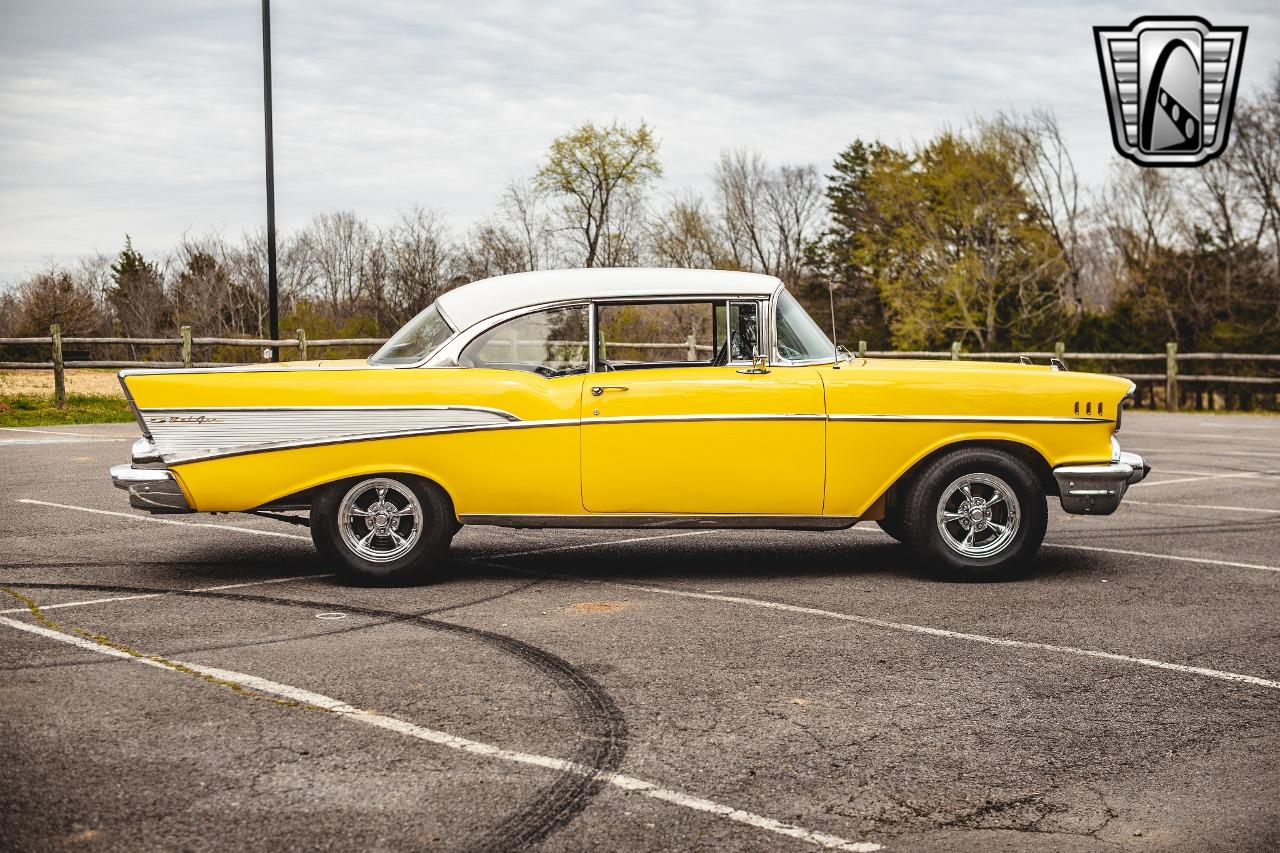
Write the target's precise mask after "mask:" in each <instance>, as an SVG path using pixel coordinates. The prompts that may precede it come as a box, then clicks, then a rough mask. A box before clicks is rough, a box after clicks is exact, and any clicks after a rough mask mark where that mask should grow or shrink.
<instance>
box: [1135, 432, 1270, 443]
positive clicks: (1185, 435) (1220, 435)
mask: <svg viewBox="0 0 1280 853" xmlns="http://www.w3.org/2000/svg"><path fill="white" fill-rule="evenodd" d="M1124 434H1125V435H1126V436H1130V435H1154V436H1159V437H1160V438H1216V439H1222V440H1225V441H1272V440H1273V439H1272V438H1270V437H1269V436H1261V435H1256V436H1255V435H1234V434H1230V435H1229V434H1227V433H1222V432H1175V433H1168V432H1156V431H1154V430H1125V431H1124Z"/></svg>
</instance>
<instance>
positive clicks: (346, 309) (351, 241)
mask: <svg viewBox="0 0 1280 853" xmlns="http://www.w3.org/2000/svg"><path fill="white" fill-rule="evenodd" d="M302 243H303V245H304V246H305V249H306V257H307V260H308V262H309V263H310V264H311V266H312V268H313V270H314V274H315V284H316V287H317V289H318V291H319V296H320V298H321V299H323V300H324V301H325V302H326V303H327V304H328V307H329V310H330V311H332V312H333V313H334V315H335V316H336V317H342V318H344V319H345V318H346V317H347V316H350V315H351V314H352V313H353V312H354V311H355V309H356V306H357V305H358V304H359V302H360V299H361V296H362V295H363V292H364V285H365V272H366V264H367V262H368V259H369V258H368V256H369V253H370V250H371V249H373V248H374V246H375V243H376V238H375V235H374V233H373V231H372V230H371V229H370V228H369V226H368V225H366V224H365V222H364V220H362V219H359V218H358V217H357V216H356V215H355V214H354V213H352V212H350V211H346V210H341V211H337V212H335V213H322V214H319V215H318V216H316V217H315V218H314V219H312V220H311V223H310V224H309V225H308V226H307V229H306V230H305V231H304V232H303V235H302Z"/></svg>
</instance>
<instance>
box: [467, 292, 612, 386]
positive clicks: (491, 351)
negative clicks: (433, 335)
mask: <svg viewBox="0 0 1280 853" xmlns="http://www.w3.org/2000/svg"><path fill="white" fill-rule="evenodd" d="M587 311H588V309H587V306H585V305H575V306H573V307H571V308H552V309H549V310H547V311H536V312H534V313H532V314H525V315H524V316H521V317H515V318H513V319H511V320H508V321H507V322H505V323H501V324H499V325H497V326H495V327H493V328H492V329H490V330H489V331H487V332H484V333H483V334H481V335H480V336H479V337H477V338H476V339H475V340H473V341H472V342H471V343H469V344H467V345H466V347H464V348H463V350H462V353H461V354H460V355H459V356H458V363H459V364H460V365H462V366H463V367H488V368H491V369H495V370H523V371H527V372H529V373H537V374H538V375H539V376H547V377H551V376H568V375H570V374H574V373H585V372H586V371H587V353H588V347H589V346H590V344H589V343H588V325H587V322H588V321H587V316H588V314H587Z"/></svg>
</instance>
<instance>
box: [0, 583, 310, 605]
mask: <svg viewBox="0 0 1280 853" xmlns="http://www.w3.org/2000/svg"><path fill="white" fill-rule="evenodd" d="M331 577H333V575H332V574H323V575H290V576H289V577H287V578H269V579H268V580H264V581H245V582H244V583H227V584H222V585H221V586H201V587H196V588H195V589H183V590H174V592H219V591H221V590H224V589H241V588H242V587H246V586H266V585H267V584H275V583H288V582H289V581H305V580H315V579H316V578H331ZM11 583H12V581H11ZM14 585H15V586H22V584H20V583H15V584H14ZM170 594H171V593H168V592H147V593H143V594H142V595H117V596H113V597H111V598H90V599H86V600H85V601H64V602H61V603H60V604H42V605H40V609H41V610H60V609H62V608H65V607H87V606H88V605H90V604H111V603H113V602H116V601H140V600H141V599H144V598H162V597H164V596H166V595H170ZM27 612H29V611H28V609H27V608H26V607H11V608H9V609H8V610H0V614H4V613H27Z"/></svg>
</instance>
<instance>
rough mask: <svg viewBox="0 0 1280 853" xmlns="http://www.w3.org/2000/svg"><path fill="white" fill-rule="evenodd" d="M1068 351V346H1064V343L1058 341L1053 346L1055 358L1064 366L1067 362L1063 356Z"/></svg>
mask: <svg viewBox="0 0 1280 853" xmlns="http://www.w3.org/2000/svg"><path fill="white" fill-rule="evenodd" d="M1066 351H1067V345H1066V344H1064V343H1063V342H1062V341H1058V342H1057V343H1055V344H1054V345H1053V357H1054V358H1056V359H1057V360H1058V361H1061V362H1062V363H1063V364H1066V363H1067V362H1066V360H1065V359H1064V358H1063V357H1062V354H1063V353H1064V352H1066Z"/></svg>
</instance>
